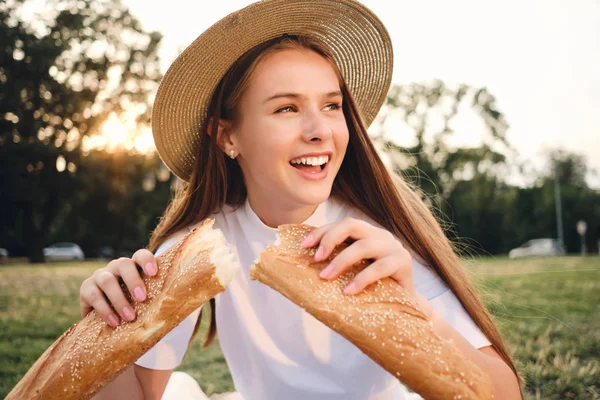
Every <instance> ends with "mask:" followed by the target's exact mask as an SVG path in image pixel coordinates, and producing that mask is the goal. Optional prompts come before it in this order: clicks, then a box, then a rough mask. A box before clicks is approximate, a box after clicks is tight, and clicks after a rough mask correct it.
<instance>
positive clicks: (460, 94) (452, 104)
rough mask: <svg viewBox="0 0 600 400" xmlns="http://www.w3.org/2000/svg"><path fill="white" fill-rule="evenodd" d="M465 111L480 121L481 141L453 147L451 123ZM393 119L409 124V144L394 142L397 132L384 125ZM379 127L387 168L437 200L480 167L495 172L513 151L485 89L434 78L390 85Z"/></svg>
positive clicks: (378, 140)
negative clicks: (395, 171) (476, 143)
mask: <svg viewBox="0 0 600 400" xmlns="http://www.w3.org/2000/svg"><path fill="white" fill-rule="evenodd" d="M469 111H470V112H471V113H473V112H474V114H475V116H476V119H478V120H479V121H475V123H476V124H478V125H479V126H480V127H481V138H482V140H481V142H482V143H481V145H480V146H479V147H457V146H453V145H452V144H451V142H452V135H453V134H454V133H455V130H454V128H453V124H454V123H455V120H456V119H457V117H459V116H460V114H461V113H463V114H466V113H467V112H469ZM398 118H400V121H401V124H402V125H404V127H408V130H409V132H410V133H407V134H409V135H411V136H414V139H415V144H414V145H413V146H408V147H405V146H401V145H398V144H397V140H396V139H397V138H398V132H395V131H391V132H390V129H389V126H390V125H391V124H393V123H394V122H393V120H395V122H396V126H397V125H398ZM390 120H392V122H391V124H388V122H390ZM471 123H473V122H471ZM379 127H380V129H379V132H376V134H375V135H374V140H375V141H376V142H377V143H378V144H379V145H380V146H381V147H382V148H383V149H384V150H385V151H387V152H388V153H389V154H390V156H391V157H390V160H391V163H392V167H393V168H395V169H396V170H397V171H398V172H401V173H403V174H404V175H405V176H407V177H408V178H409V179H411V180H413V181H415V183H416V184H417V185H418V186H419V187H420V188H421V189H422V190H423V191H424V192H425V193H427V194H428V195H429V196H430V197H432V198H434V199H436V200H438V201H441V202H443V201H444V200H445V199H447V198H448V197H449V196H450V195H451V193H452V191H453V190H454V188H455V186H456V184H457V183H458V182H459V181H461V180H470V179H472V178H473V177H474V176H475V174H477V173H482V172H484V171H486V172H489V173H493V174H494V175H498V174H497V172H502V171H503V170H502V169H501V166H502V165H503V164H504V163H505V161H506V153H507V152H512V151H513V150H512V148H511V146H510V145H509V144H508V142H507V140H506V137H505V135H506V130H507V129H508V124H507V122H506V120H505V118H504V116H503V114H502V113H501V112H500V111H499V110H498V109H497V106H496V100H495V98H494V96H492V95H491V94H490V93H489V92H488V91H487V89H486V88H473V87H470V86H468V85H457V86H449V85H446V84H445V83H444V82H442V81H439V80H435V81H432V82H427V83H411V84H406V85H394V86H392V88H391V89H390V92H389V94H388V97H387V101H386V104H385V105H384V107H383V109H382V112H381V114H380V117H379ZM402 131H403V132H406V130H405V129H404V130H402Z"/></svg>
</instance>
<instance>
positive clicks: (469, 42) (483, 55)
mask: <svg viewBox="0 0 600 400" xmlns="http://www.w3.org/2000/svg"><path fill="white" fill-rule="evenodd" d="M124 2H125V4H127V5H128V6H129V7H130V9H131V11H132V13H133V14H134V15H136V16H137V17H138V18H139V19H140V21H141V22H142V24H143V25H144V28H145V29H146V30H158V31H161V32H162V33H163V35H164V39H163V46H162V49H161V53H160V54H161V57H162V59H163V63H164V69H165V70H166V68H167V67H168V65H169V64H170V63H171V62H172V61H173V60H174V58H175V57H176V55H177V54H178V53H179V52H180V51H181V50H182V49H183V48H184V47H185V46H187V45H188V44H189V43H191V42H192V41H193V40H194V39H195V38H196V37H197V36H198V35H199V34H200V33H202V31H203V30H205V29H206V28H208V27H209V26H210V25H212V24H213V23H214V22H216V21H217V20H219V19H220V18H222V17H224V16H225V15H227V14H228V13H230V12H232V11H235V10H237V9H239V8H241V7H243V6H245V5H248V4H250V3H251V2H252V1H242V0H227V1H194V2H192V1H184V0H169V1H168V2H166V3H165V2H148V1H145V0H124ZM363 3H364V4H365V5H366V6H367V7H369V8H371V9H372V10H373V11H374V12H375V13H376V14H377V15H378V16H379V18H381V20H382V21H383V23H384V25H385V26H386V27H387V29H388V31H389V32H390V35H391V37H392V43H393V46H394V55H395V65H394V75H393V81H394V83H409V82H414V81H424V80H431V79H436V78H437V79H441V80H443V81H445V82H447V83H450V84H453V83H467V84H470V85H473V86H477V87H480V86H486V87H487V88H488V89H489V91H490V92H491V93H492V94H493V95H495V96H496V99H497V103H498V107H499V109H500V110H501V111H502V112H503V113H504V115H505V116H506V118H507V120H508V122H509V124H510V129H509V131H508V139H509V141H510V143H512V144H513V145H514V146H515V147H516V148H517V150H518V151H519V153H520V155H521V157H522V159H525V160H532V162H533V163H534V166H535V168H537V169H541V168H544V167H543V164H542V163H541V161H540V159H541V156H542V154H543V152H544V151H545V150H547V149H550V148H563V149H567V150H570V151H574V152H577V153H580V154H584V155H585V156H587V158H588V162H589V165H590V166H592V167H593V168H595V169H596V170H598V173H596V174H595V175H590V177H589V181H590V183H591V184H592V185H593V186H595V187H600V1H599V0H577V1H570V2H567V1H564V0H528V1H519V0H505V1H502V2H492V1H487V0H486V1H481V0H453V1H451V2H449V1H444V0H421V1H410V2H409V1H393V0H392V1H391V0H364V1H363ZM469 128H471V129H469ZM481 135H482V131H481V130H480V128H479V127H476V126H475V125H472V126H469V124H467V125H465V126H464V127H461V128H460V132H458V135H457V140H458V142H459V144H464V145H473V146H476V145H478V144H479V143H480V138H481ZM411 139H412V138H402V139H401V143H410V142H411ZM404 140H406V141H404Z"/></svg>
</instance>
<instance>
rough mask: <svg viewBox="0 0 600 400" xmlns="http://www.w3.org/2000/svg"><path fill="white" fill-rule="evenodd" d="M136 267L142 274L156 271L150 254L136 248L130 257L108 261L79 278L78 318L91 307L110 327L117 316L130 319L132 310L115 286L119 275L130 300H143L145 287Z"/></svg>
mask: <svg viewBox="0 0 600 400" xmlns="http://www.w3.org/2000/svg"><path fill="white" fill-rule="evenodd" d="M138 266H139V267H141V268H142V270H143V271H144V273H145V274H146V275H150V276H154V275H156V273H157V272H158V269H157V263H156V259H155V258H154V254H152V253H151V252H150V251H148V250H145V249H142V250H138V251H136V252H135V254H134V255H133V257H132V258H125V257H123V258H119V259H118V260H113V261H111V262H109V263H108V265H107V266H106V267H104V268H100V269H98V270H96V271H95V272H94V273H93V275H92V276H91V277H89V278H88V279H86V280H85V281H83V283H82V284H81V288H80V289H79V305H80V308H81V317H85V316H86V315H87V314H88V313H89V312H90V311H91V310H92V309H94V310H96V312H97V313H98V315H99V316H100V318H102V319H103V320H104V321H106V323H107V324H109V325H110V326H112V327H113V328H114V327H116V326H117V325H119V317H118V316H120V317H121V318H122V319H123V320H125V321H133V320H134V319H135V313H134V311H133V308H132V307H131V305H130V304H129V302H128V301H127V298H126V297H125V294H124V293H123V290H122V289H121V286H120V285H119V278H122V279H123V282H124V283H125V286H127V289H129V293H131V297H132V298H133V299H135V300H136V301H139V302H142V301H144V300H146V286H145V285H144V282H143V281H142V277H141V275H140V272H139V271H138ZM115 310H116V311H117V314H116V313H115ZM117 315H118V316H117Z"/></svg>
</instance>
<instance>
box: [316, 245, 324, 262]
mask: <svg viewBox="0 0 600 400" xmlns="http://www.w3.org/2000/svg"><path fill="white" fill-rule="evenodd" d="M324 252H325V249H323V247H322V246H319V248H318V249H317V252H316V253H315V261H320V260H321V257H323V253H324Z"/></svg>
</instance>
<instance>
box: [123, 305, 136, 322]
mask: <svg viewBox="0 0 600 400" xmlns="http://www.w3.org/2000/svg"><path fill="white" fill-rule="evenodd" d="M123 316H124V317H125V319H126V320H127V321H133V320H134V319H135V314H134V313H133V309H132V308H131V307H129V306H127V307H123Z"/></svg>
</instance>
